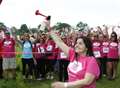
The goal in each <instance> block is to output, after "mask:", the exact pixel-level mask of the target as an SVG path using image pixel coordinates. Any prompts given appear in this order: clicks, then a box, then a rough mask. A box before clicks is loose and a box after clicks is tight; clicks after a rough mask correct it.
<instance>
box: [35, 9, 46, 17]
mask: <svg viewBox="0 0 120 88" xmlns="http://www.w3.org/2000/svg"><path fill="white" fill-rule="evenodd" d="M35 15H40V16H43V17H47V16H46V15H44V14H42V13H40V12H39V10H36V11H35Z"/></svg>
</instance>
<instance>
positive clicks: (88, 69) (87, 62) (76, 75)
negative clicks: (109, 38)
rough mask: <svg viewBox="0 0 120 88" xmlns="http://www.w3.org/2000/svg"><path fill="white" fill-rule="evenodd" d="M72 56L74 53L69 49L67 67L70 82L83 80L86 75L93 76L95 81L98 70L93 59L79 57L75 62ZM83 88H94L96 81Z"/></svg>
mask: <svg viewBox="0 0 120 88" xmlns="http://www.w3.org/2000/svg"><path fill="white" fill-rule="evenodd" d="M74 56H75V51H74V50H73V49H70V50H69V59H70V64H69V65H68V78H69V81H70V82H71V81H77V80H81V79H83V78H84V77H85V74H86V73H91V74H93V75H94V76H95V77H96V79H97V78H98V77H99V74H100V70H99V66H98V64H97V62H96V60H95V58H94V57H86V56H81V57H79V58H78V60H77V61H76V60H75V58H74ZM83 88H96V81H93V82H92V83H91V84H90V85H88V86H84V87H83Z"/></svg>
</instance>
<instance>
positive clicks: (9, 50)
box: [2, 38, 15, 58]
mask: <svg viewBox="0 0 120 88" xmlns="http://www.w3.org/2000/svg"><path fill="white" fill-rule="evenodd" d="M2 52H3V53H2V56H3V57H4V58H12V57H15V40H14V39H13V38H10V39H4V40H3V42H2Z"/></svg>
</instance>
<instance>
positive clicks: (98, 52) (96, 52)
mask: <svg viewBox="0 0 120 88" xmlns="http://www.w3.org/2000/svg"><path fill="white" fill-rule="evenodd" d="M93 53H94V56H95V57H97V58H98V57H101V54H100V51H94V52H93Z"/></svg>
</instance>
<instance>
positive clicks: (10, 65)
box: [3, 58, 16, 70]
mask: <svg viewBox="0 0 120 88" xmlns="http://www.w3.org/2000/svg"><path fill="white" fill-rule="evenodd" d="M6 69H16V59H15V58H3V70H6Z"/></svg>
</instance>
